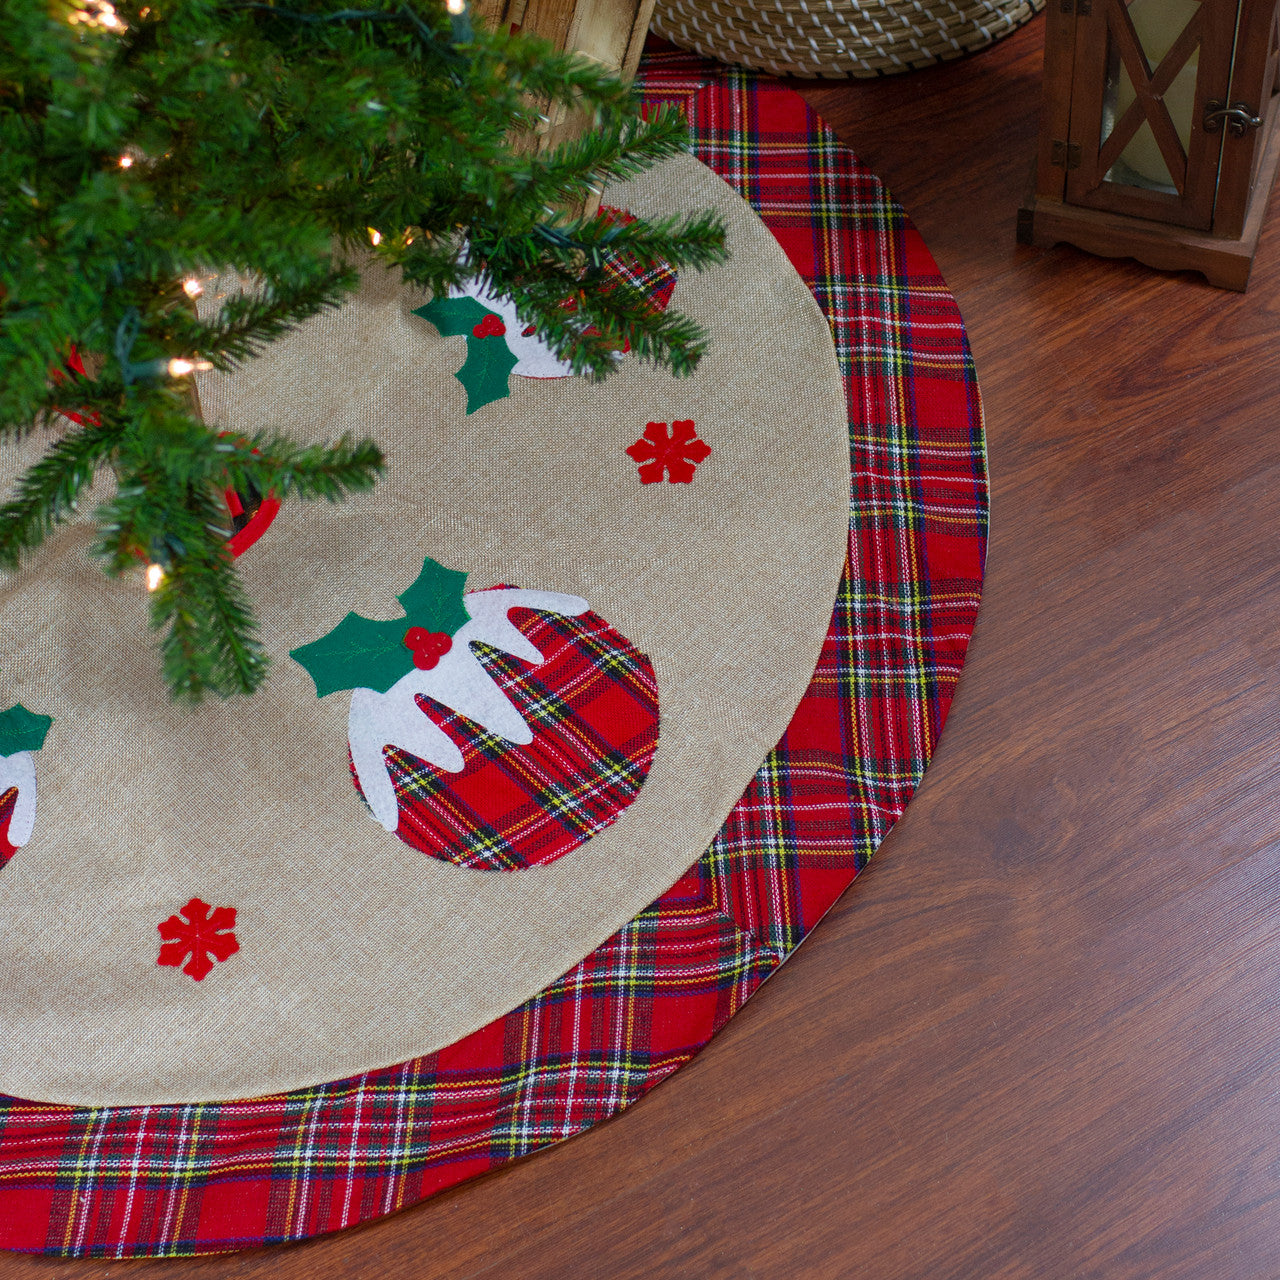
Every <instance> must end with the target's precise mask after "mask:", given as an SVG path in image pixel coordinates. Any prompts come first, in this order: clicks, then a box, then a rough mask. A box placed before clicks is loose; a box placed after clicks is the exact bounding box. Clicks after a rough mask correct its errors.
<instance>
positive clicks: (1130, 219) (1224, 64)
mask: <svg viewBox="0 0 1280 1280" xmlns="http://www.w3.org/2000/svg"><path fill="white" fill-rule="evenodd" d="M1278 14H1280V7H1278V3H1277V0H1052V2H1051V4H1050V7H1049V13H1048V23H1047V27H1046V31H1045V70H1044V102H1043V108H1042V115H1041V123H1040V147H1039V153H1038V156H1037V163H1036V179H1035V190H1034V195H1033V196H1032V197H1031V198H1029V200H1028V201H1027V203H1026V205H1025V207H1024V208H1023V209H1022V210H1021V211H1020V213H1019V217H1018V239H1019V240H1021V241H1022V242H1023V243H1024V244H1037V245H1046V246H1047V245H1052V244H1056V243H1058V242H1060V241H1066V242H1067V243H1069V244H1074V245H1076V246H1078V247H1079V248H1081V249H1087V250H1088V251H1089V252H1091V253H1097V254H1102V255H1104V256H1106V257H1133V258H1137V259H1138V260H1139V261H1140V262H1144V263H1146V264H1147V265H1148V266H1153V267H1159V268H1162V269H1164V270H1185V269H1188V268H1189V269H1192V270H1196V271H1201V272H1203V273H1204V275H1205V276H1207V277H1208V279H1209V281H1210V282H1211V283H1212V284H1215V285H1219V286H1221V287H1223V288H1226V289H1244V288H1245V286H1246V285H1247V283H1248V280H1249V269H1250V267H1251V266H1252V264H1253V254H1254V250H1255V249H1256V247H1257V243H1258V235H1259V233H1260V231H1261V229H1262V218H1263V213H1264V211H1265V208H1266V204H1267V199H1268V196H1269V193H1270V190H1271V184H1272V179H1273V178H1274V177H1275V172H1276V167H1277V161H1280V127H1277V126H1278V122H1280V96H1278V95H1277V92H1276V90H1277V88H1278V87H1280V86H1278V85H1277V67H1278V65H1280V25H1278Z"/></svg>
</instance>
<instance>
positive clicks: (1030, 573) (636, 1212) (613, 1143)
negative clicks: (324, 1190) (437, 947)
mask: <svg viewBox="0 0 1280 1280" xmlns="http://www.w3.org/2000/svg"><path fill="white" fill-rule="evenodd" d="M1041 38H1042V36H1041V23H1040V22H1036V23H1033V24H1032V25H1031V26H1030V27H1028V28H1025V29H1024V30H1022V31H1021V32H1019V33H1017V34H1016V35H1014V36H1013V37H1011V38H1009V39H1008V40H1006V41H1005V42H1003V43H1002V44H1001V45H1000V46H998V47H997V48H996V49H994V50H992V51H990V52H988V53H986V54H984V55H982V56H979V57H976V58H974V59H972V60H970V61H967V62H964V63H962V64H958V65H954V66H951V67H945V68H939V69H937V70H934V71H931V72H926V73H921V74H918V75H915V76H912V77H909V78H907V79H901V80H896V81H885V82H880V83H873V84H865V85H864V84H848V85H846V84H838V85H832V86H819V87H807V88H806V89H805V92H806V96H807V97H808V98H809V99H810V100H811V101H812V102H813V103H814V104H815V105H816V106H817V107H819V109H820V110H821V111H822V112H823V113H824V114H825V115H826V116H827V118H828V119H829V120H830V121H831V122H832V123H833V124H834V125H835V126H836V128H837V129H838V131H839V132H840V134H841V135H842V136H843V137H844V138H845V139H846V140H847V141H848V142H849V143H851V144H852V145H853V147H854V148H855V149H856V150H857V151H858V152H859V153H860V154H861V155H862V156H863V158H864V159H865V160H866V161H868V162H869V164H870V165H871V166H872V168H874V169H875V170H876V171H877V172H878V173H880V174H881V175H882V176H883V177H884V178H885V179H886V180H887V181H888V183H889V185H890V187H891V188H892V189H893V190H894V192H895V193H896V194H897V196H898V197H899V199H900V200H901V201H902V202H903V203H904V204H905V205H906V207H907V209H908V211H909V212H910V213H911V214H912V215H913V216H914V218H915V219H916V222H917V223H918V225H919V226H920V228H921V230H922V231H923V233H924V237H925V240H926V241H927V243H928V244H929V245H930V246H931V248H932V249H933V251H934V253H935V255H936V257H937V259H938V262H939V263H940V264H941V267H942V270H943V272H944V274H945V275H946V277H947V279H948V280H949V281H950V283H951V285H952V286H953V288H954V290H955V293H956V296H957V297H958V299H959V302H960V306H961V308H962V310H963V311H964V314H965V316H966V318H967V321H968V324H969V331H970V334H971V337H972V341H973V345H974V349H975V352H976V356H977V363H978V371H979V374H980V377H981V380H982V385H983V388H984V393H985V398H986V408H987V416H988V429H989V439H990V453H991V470H992V477H993V508H994V527H993V537H992V542H991V552H990V560H989V566H988V583H987V591H986V597H985V601H984V603H983V607H982V616H981V620H980V622H979V626H978V633H977V636H976V639H975V642H974V646H973V649H972V651H971V656H970V660H969V664H968V666H967V668H966V670H965V676H964V679H963V682H962V685H961V689H960V693H959V697H958V698H957V701H956V703H955V706H954V710H953V712H952V717H951V721H950V723H949V724H948V726H947V731H946V734H945V736H944V738H943V740H942V745H941V748H940V750H939V752H938V754H937V756H936V757H935V760H934V763H933V765H932V766H931V768H930V770H929V773H928V776H927V777H926V779H925V782H924V785H923V787H922V789H921V791H920V792H919V794H918V795H917V797H916V798H915V799H914V800H913V802H912V804H911V807H910V809H909V810H908V812H907V815H906V817H905V818H904V819H903V821H902V822H901V823H900V824H899V826H898V827H897V829H896V830H895V831H894V832H893V834H892V835H891V836H890V838H889V840H888V841H887V842H886V843H885V845H884V846H883V848H882V849H881V851H880V853H879V854H878V855H877V857H876V859H875V861H874V862H873V864H872V866H871V867H870V869H869V870H868V871H867V872H866V873H865V874H864V875H863V876H862V877H861V878H860V879H859V880H858V882H857V884H856V885H855V886H854V888H853V889H852V890H850V892H849V893H847V894H846V895H845V897H844V898H843V899H842V901H841V902H840V903H839V904H838V905H837V907H836V908H835V910H834V911H833V912H832V914H831V915H830V916H829V917H828V919H827V920H826V921H825V922H824V923H823V924H822V925H821V926H820V927H819V928H818V929H817V931H816V932H815V933H814V935H813V937H812V938H811V939H810V940H809V941H808V942H806V944H805V945H804V946H803V947H802V948H801V949H800V951H799V952H798V953H797V955H796V956H795V957H794V958H793V959H792V960H791V961H790V962H789V963H788V964H787V965H786V967H785V968H784V969H783V970H782V971H781V972H780V973H779V974H778V975H777V976H776V977H775V978H773V979H772V980H771V981H770V982H769V983H768V984H767V985H766V987H765V988H764V989H763V990H762V991H761V992H760V994H759V995H758V996H756V998H755V999H754V1000H752V1001H751V1003H750V1004H749V1005H748V1006H747V1007H746V1009H745V1010H744V1011H743V1012H742V1013H741V1014H740V1015H739V1016H738V1017H737V1018H736V1019H735V1020H734V1021H733V1022H732V1023H731V1024H730V1026H729V1027H728V1029H727V1030H726V1031H725V1032H724V1033H723V1034H722V1035H721V1036H720V1037H719V1038H718V1039H716V1040H715V1041H714V1042H713V1043H712V1045H711V1046H710V1047H709V1048H708V1049H707V1050H706V1052H705V1053H703V1055H702V1056H701V1057H700V1058H699V1059H697V1060H696V1061H695V1062H694V1063H693V1064H692V1065H690V1066H689V1067H687V1068H686V1069H685V1070H683V1071H681V1072H680V1073H679V1074H678V1075H676V1076H675V1077H674V1078H673V1079H672V1080H670V1081H668V1082H667V1083H665V1084H663V1085H662V1086H661V1087H660V1088H659V1089H657V1090H656V1091H655V1092H654V1093H653V1094H651V1095H650V1096H649V1097H648V1098H646V1099H644V1100H643V1101H642V1102H641V1103H640V1104H639V1105H638V1106H637V1107H636V1108H635V1109H634V1110H633V1111H632V1112H630V1113H628V1114H626V1115H624V1116H622V1117H620V1118H618V1119H616V1120H614V1121H612V1122H610V1123H608V1124H605V1125H603V1126H601V1127H599V1128H598V1129H596V1130H595V1131H593V1132H591V1133H589V1134H587V1135H585V1136H584V1137H581V1138H577V1139H575V1140H573V1141H571V1142H569V1143H566V1144H564V1145H563V1146H561V1147H559V1148H557V1149H555V1150H553V1151H551V1152H548V1153H546V1154H543V1155H539V1156H535V1157H533V1158H532V1159H529V1160H527V1161H524V1162H523V1163H521V1164H518V1165H516V1166H514V1167H512V1168H510V1169H508V1170H506V1171H504V1172H502V1173H499V1174H496V1175H494V1176H491V1177H489V1178H486V1179H483V1180H481V1181H479V1182H475V1183H472V1184H470V1185H466V1186H463V1187H461V1188H459V1189H457V1190H455V1191H453V1192H450V1193H448V1194H446V1195H443V1196H441V1197H439V1198H438V1199H436V1200H435V1201H432V1202H429V1203H427V1204H425V1205H422V1206H419V1207H418V1208H415V1209H412V1210H410V1211H408V1212H405V1213H403V1214H401V1215H399V1216H398V1217H395V1218H393V1219H390V1220H388V1221H384V1222H382V1223H379V1224H376V1225H374V1226H371V1227H368V1228H365V1229H361V1230H356V1231H351V1232H347V1233H344V1234H341V1235H338V1236H336V1237H332V1238H329V1239H324V1240H320V1241H317V1242H313V1243H310V1244H306V1245H302V1246H299V1247H295V1248H291V1249H283V1250H275V1251H269V1252H265V1253H258V1254H244V1255H239V1256H234V1257H229V1258H225V1259H209V1260H202V1261H194V1262H181V1263H177V1262H175V1263H151V1264H147V1263H139V1264H114V1265H108V1264H101V1263H74V1264H73V1263H63V1262H57V1261H53V1260H45V1259H32V1258H19V1257H14V1256H12V1255H10V1256H8V1257H6V1258H4V1259H2V1260H0V1278H3V1280H15V1278H17V1277H22V1278H23V1280H29V1278H31V1277H42V1278H48V1277H54V1276H58V1277H61V1276H67V1277H83V1276H93V1277H95V1278H97V1277H106V1276H110V1277H121V1276H125V1275H133V1274H135V1273H136V1274H137V1275H139V1276H145V1277H146V1278H147V1280H162V1278H163V1280H169V1278H170V1277H186V1278H188V1280H222V1278H224V1277H243V1278H245V1280H248V1278H254V1280H257V1278H259V1277H262V1278H265V1277H268V1276H270V1277H272V1278H273V1280H312V1278H318V1277H325V1278H328V1277H335V1278H336V1277H342V1278H343V1280H375V1278H377V1280H384V1278H385V1280H435V1278H437V1277H439V1278H441V1280H444V1278H445V1277H448V1278H449V1280H463V1278H466V1280H553V1278H554V1280H597V1278H600V1280H629V1278H631V1277H635V1278H637V1280H641V1278H643V1280H677V1278H679V1280H714V1278H719V1277H726V1278H728V1277H734V1278H737V1277H742V1278H744V1280H745V1278H748V1277H750V1278H752V1280H790V1278H792V1277H798V1278H803V1280H820V1278H821V1280H827V1278H832V1280H835V1278H839V1280H899V1278H902V1280H905V1278H916V1277H919V1278H921V1280H961V1278H964V1280H970V1278H972V1280H999V1278H1003V1277H1028V1278H1030V1277H1034V1278H1035V1280H1056V1278H1058V1277H1061V1278H1063V1280H1088V1278H1094V1277H1096V1278H1098V1280H1130V1278H1136V1277H1150V1278H1152V1280H1156V1278H1159V1280H1180V1278H1182V1277H1196V1278H1197V1280H1209V1278H1211V1277H1213V1278H1217V1277H1227V1278H1230V1280H1253V1278H1255V1277H1256V1278H1258V1280H1274V1277H1277V1276H1280V841H1278V837H1277V829H1278V826H1280V800H1278V798H1277V793H1278V791H1280V785H1278V773H1280V770H1278V769H1277V763H1276V761H1277V740H1278V738H1280V697H1278V694H1280V555H1278V554H1277V551H1278V550H1280V547H1278V546H1277V544H1278V542H1280V422H1278V421H1277V419H1278V418H1280V207H1278V208H1277V209H1276V216H1275V217H1274V218H1273V219H1272V225H1271V227H1270V230H1269V231H1268V232H1267V233H1266V234H1265V235H1264V239H1263V243H1262V247H1261V249H1260V251H1259V255H1258V262H1257V266H1256V268H1255V272H1254V282H1253V285H1252V287H1251V289H1250V292H1249V293H1248V294H1246V295H1243V296H1241V295H1234V294H1227V293H1222V292H1218V291H1216V290H1213V289H1211V288H1209V287H1208V286H1206V285H1205V284H1204V283H1203V282H1201V281H1200V280H1199V278H1198V277H1192V276H1176V277H1175V276H1163V275H1158V274H1155V273H1153V272H1150V271H1147V270H1146V269H1143V268H1139V267H1137V266H1136V265H1134V264H1132V263H1115V262H1105V261H1101V260H1096V259H1091V258H1088V257H1085V256H1084V255H1082V254H1079V253H1077V252H1075V251H1073V250H1068V249H1056V250H1053V251H1050V252H1042V251H1039V250H1032V249H1024V248H1019V247H1017V246H1015V243H1014V222H1015V215H1016V209H1017V204H1018V200H1019V196H1020V194H1021V192H1022V189H1023V185H1024V183H1025V180H1026V177H1027V171H1028V166H1029V162H1030V157H1031V155H1032V151H1033V149H1034V147H1033V140H1034V135H1035V115H1036V110H1037V95H1038V75H1039V65H1040V42H1041ZM0 1211H2V1209H0Z"/></svg>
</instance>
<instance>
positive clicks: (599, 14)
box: [474, 0, 656, 215]
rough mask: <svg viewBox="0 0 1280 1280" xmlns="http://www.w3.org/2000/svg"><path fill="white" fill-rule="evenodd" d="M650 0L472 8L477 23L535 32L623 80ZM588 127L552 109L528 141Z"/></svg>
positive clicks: (553, 141) (542, 147)
mask: <svg viewBox="0 0 1280 1280" xmlns="http://www.w3.org/2000/svg"><path fill="white" fill-rule="evenodd" d="M655 3H656V0H475V3H474V11H475V13H476V15H477V17H478V18H479V19H480V20H481V21H482V22H486V23H488V24H490V25H491V26H494V27H506V28H507V29H508V30H512V31H517V30H519V31H527V32H529V33H530V34H532V35H537V36H541V37H542V39H544V40H549V41H550V42H551V43H552V44H553V45H554V46H555V47H556V48H557V49H572V50H574V51H575V52H577V53H581V54H582V55H583V56H584V57H587V58H591V59H592V60H593V61H595V62H598V63H600V65H601V66H603V67H606V68H607V69H608V70H610V71H612V72H615V73H616V74H618V75H620V76H621V77H622V78H623V79H624V80H629V79H630V78H631V77H632V76H634V75H635V73H636V68H637V67H638V66H639V65H640V55H641V53H642V52H643V50H644V41H645V36H646V35H648V32H649V22H650V19H651V18H652V17H653V7H654V4H655ZM590 127H591V121H590V119H589V118H588V116H587V115H586V114H585V113H583V112H572V111H571V112H566V111H565V110H564V109H563V108H562V107H560V108H554V109H553V111H552V114H551V115H550V116H548V117H547V118H546V120H545V121H544V124H543V126H542V128H541V129H540V131H539V133H538V136H537V138H536V139H535V140H534V141H533V144H532V145H533V146H535V147H536V148H537V149H538V150H539V151H546V150H549V149H550V148H551V147H554V146H557V145H558V144H560V143H561V142H567V141H569V140H570V139H572V138H576V137H578V136H579V135H580V134H581V133H583V132H585V131H586V130H587V129H589V128H590ZM599 205H600V200H599V197H594V198H592V199H591V200H588V201H587V202H586V203H585V204H583V205H580V206H578V207H577V208H574V209H567V210H565V212H566V213H568V214H571V215H579V214H592V213H594V212H595V211H596V209H597V208H598V207H599Z"/></svg>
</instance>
